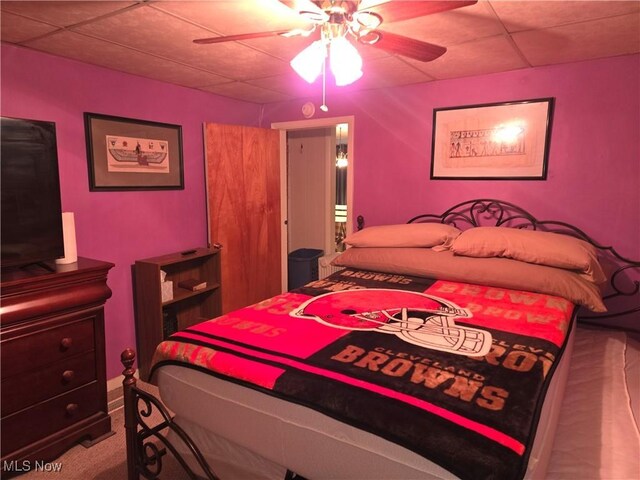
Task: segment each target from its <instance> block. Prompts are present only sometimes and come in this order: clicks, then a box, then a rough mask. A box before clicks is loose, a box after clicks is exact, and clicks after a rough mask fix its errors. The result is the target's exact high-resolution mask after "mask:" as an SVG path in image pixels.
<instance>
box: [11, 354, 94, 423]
mask: <svg viewBox="0 0 640 480" xmlns="http://www.w3.org/2000/svg"><path fill="white" fill-rule="evenodd" d="M95 361H96V360H95V352H93V351H91V352H87V353H83V354H82V355H77V356H75V357H71V358H69V359H67V360H63V361H62V362H56V363H54V364H53V365H51V366H49V367H44V368H42V369H39V370H36V371H33V372H29V373H27V374H24V375H16V376H14V377H9V378H3V379H2V388H1V389H0V395H1V401H0V407H1V410H2V416H3V417H4V416H6V415H9V414H11V413H13V412H17V411H18V410H22V409H23V408H27V407H29V406H30V405H33V404H35V403H38V402H41V401H43V400H47V399H48V398H52V397H55V396H57V395H60V394H61V393H65V392H68V391H70V390H73V389H74V388H78V387H81V386H82V385H84V384H86V383H89V382H92V381H94V380H96V365H95Z"/></svg>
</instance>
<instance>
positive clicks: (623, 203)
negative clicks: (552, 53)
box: [262, 55, 640, 259]
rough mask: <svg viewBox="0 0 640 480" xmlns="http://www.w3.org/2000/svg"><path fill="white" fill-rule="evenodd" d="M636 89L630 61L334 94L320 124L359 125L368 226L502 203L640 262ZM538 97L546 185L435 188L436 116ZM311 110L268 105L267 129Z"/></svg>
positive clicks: (361, 193) (358, 184)
mask: <svg viewBox="0 0 640 480" xmlns="http://www.w3.org/2000/svg"><path fill="white" fill-rule="evenodd" d="M364 70H365V74H366V65H365V67H364ZM639 87H640V56H638V55H631V56H623V57H616V58H610V59H604V60H596V61H590V62H581V63H573V64H566V65H558V66H551V67H541V68H536V69H529V70H519V71H514V72H507V73H500V74H492V75H484V76H478V77H470V78H463V79H457V80H443V81H437V82H431V83H426V84H419V85H411V86H406V87H397V88H389V89H385V90H370V91H363V92H352V93H350V94H349V95H337V94H336V93H335V91H332V92H330V93H329V95H328V98H327V104H328V106H329V108H330V111H329V112H328V113H322V112H320V110H319V109H318V108H316V112H317V113H316V116H318V117H319V116H325V117H332V116H333V117H336V116H342V115H354V117H355V127H354V135H355V137H354V138H355V165H356V172H357V173H356V176H355V191H354V197H355V198H354V203H355V205H354V208H355V210H354V213H355V214H356V215H364V216H365V218H366V221H367V224H368V225H376V224H385V223H399V222H400V223H401V222H404V221H406V220H408V219H409V218H411V217H412V216H414V215H417V214H421V213H441V212H442V211H444V210H445V209H446V208H448V207H450V206H452V205H454V204H456V203H458V202H462V201H465V200H470V199H473V198H483V197H486V198H497V199H501V200H506V201H511V202H513V203H516V204H518V205H520V206H522V207H523V208H525V209H527V210H529V211H530V212H531V213H532V214H533V215H534V216H536V217H538V218H541V219H553V220H564V221H567V222H569V223H573V224H575V225H576V226H578V227H580V228H582V229H583V230H584V231H586V232H587V233H589V234H591V235H592V236H593V237H595V239H596V240H598V241H600V242H603V243H606V244H613V245H615V246H616V247H618V250H619V252H620V253H621V254H622V255H626V256H628V257H632V258H635V259H638V258H640V228H639V227H638V219H639V218H640V88H639ZM542 97H555V113H554V118H553V131H552V135H551V148H550V153H549V164H548V179H547V180H546V181H505V180H502V181H468V180H467V181H454V180H429V165H430V161H431V133H432V116H433V109H434V108H440V107H449V106H459V105H472V104H482V103H493V102H501V101H509V100H523V99H529V98H542ZM305 101H306V100H300V101H293V102H287V103H279V104H275V105H267V106H266V108H265V115H264V120H263V124H262V125H263V126H268V125H270V123H271V122H279V121H291V120H296V119H300V120H302V119H303V117H302V114H301V111H300V109H301V106H302V105H303V104H304V102H305ZM314 101H316V99H314ZM318 103H319V102H317V103H316V106H317V105H318Z"/></svg>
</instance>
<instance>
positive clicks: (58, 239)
mask: <svg viewBox="0 0 640 480" xmlns="http://www.w3.org/2000/svg"><path fill="white" fill-rule="evenodd" d="M0 122H1V124H0V136H1V143H0V150H1V152H0V154H1V155H2V157H1V158H0V170H1V175H2V178H1V179H0V181H1V183H0V187H1V188H0V190H1V191H2V219H1V223H2V226H1V228H2V230H1V231H0V240H1V243H2V260H1V261H2V267H3V268H4V267H11V266H24V265H28V264H33V263H40V262H46V261H50V260H54V259H56V258H59V257H63V256H64V240H63V234H62V207H61V203H60V180H59V177H58V151H57V145H56V126H55V123H53V122H44V121H39V120H24V119H18V118H9V117H1V118H0Z"/></svg>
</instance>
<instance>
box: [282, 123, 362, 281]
mask: <svg viewBox="0 0 640 480" xmlns="http://www.w3.org/2000/svg"><path fill="white" fill-rule="evenodd" d="M271 126H272V128H274V129H278V130H280V175H281V182H280V185H281V203H280V205H281V220H282V235H281V239H282V248H281V262H282V270H281V271H282V291H286V290H287V282H288V272H287V259H288V254H289V253H290V252H292V251H294V250H297V249H298V248H312V249H318V250H323V251H324V252H325V255H328V254H332V253H335V252H336V250H340V249H341V248H342V246H341V243H340V242H341V240H342V238H344V236H346V235H348V234H349V233H351V230H352V228H351V224H352V211H351V210H352V208H350V206H351V205H353V174H354V154H353V126H354V119H353V117H351V116H350V117H335V118H326V119H314V120H302V121H296V122H283V123H273V124H272V125H271ZM287 152H289V154H287Z"/></svg>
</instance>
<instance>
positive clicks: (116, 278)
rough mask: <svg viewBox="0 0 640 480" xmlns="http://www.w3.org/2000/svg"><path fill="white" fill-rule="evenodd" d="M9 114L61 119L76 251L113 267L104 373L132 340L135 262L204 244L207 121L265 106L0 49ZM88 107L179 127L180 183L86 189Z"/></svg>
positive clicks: (245, 120) (236, 119) (113, 371)
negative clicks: (174, 187) (164, 186)
mask: <svg viewBox="0 0 640 480" xmlns="http://www.w3.org/2000/svg"><path fill="white" fill-rule="evenodd" d="M1 53H2V77H1V81H2V103H1V112H2V115H5V116H14V117H21V118H31V119H38V120H48V121H53V122H56V130H57V138H58V157H59V166H60V183H61V190H62V208H63V210H64V211H70V212H74V213H75V223H76V239H77V244H78V255H80V256H83V257H89V258H96V259H99V260H106V261H110V262H113V263H115V264H116V266H115V268H113V269H112V270H111V272H110V274H109V281H108V283H109V286H110V287H111V289H112V291H113V296H112V297H111V299H110V300H108V301H107V305H106V309H105V313H106V342H107V377H108V378H112V377H115V376H117V375H118V374H119V373H120V371H121V370H122V366H121V365H120V364H119V362H118V358H119V353H120V352H121V351H122V350H123V349H124V348H125V347H127V346H134V345H135V326H134V325H135V323H134V314H133V298H132V290H131V270H130V267H131V265H132V264H133V263H134V262H135V260H136V259H140V258H145V257H151V256H155V255H161V254H164V253H170V252H174V251H180V250H184V249H187V248H192V247H196V246H205V245H206V242H207V231H206V230H207V229H206V210H205V181H204V160H203V151H204V146H203V141H202V138H203V137H202V123H203V122H205V121H207V122H220V123H233V124H242V125H255V124H256V122H257V119H258V116H259V108H260V107H259V106H258V105H255V104H249V103H245V102H239V101H234V100H231V99H227V98H223V97H219V96H216V95H213V94H207V93H203V92H198V91H196V90H193V89H188V88H182V87H177V86H173V85H169V84H166V83H162V82H156V81H151V80H147V79H144V78H141V77H137V76H133V75H127V74H123V73H119V72H115V71H113V70H108V69H104V68H99V67H94V66H90V65H87V64H83V63H79V62H75V61H71V60H66V59H62V58H59V57H55V56H51V55H45V54H40V53H36V52H33V51H31V50H27V49H22V48H16V47H13V46H8V45H3V46H2V52H1ZM83 112H93V113H101V114H107V115H115V116H122V117H129V118H140V119H144V120H151V121H157V122H165V123H172V124H178V125H182V134H183V156H184V182H185V189H184V190H170V191H142V192H89V181H88V173H87V156H86V147H85V135H84V123H83Z"/></svg>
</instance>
